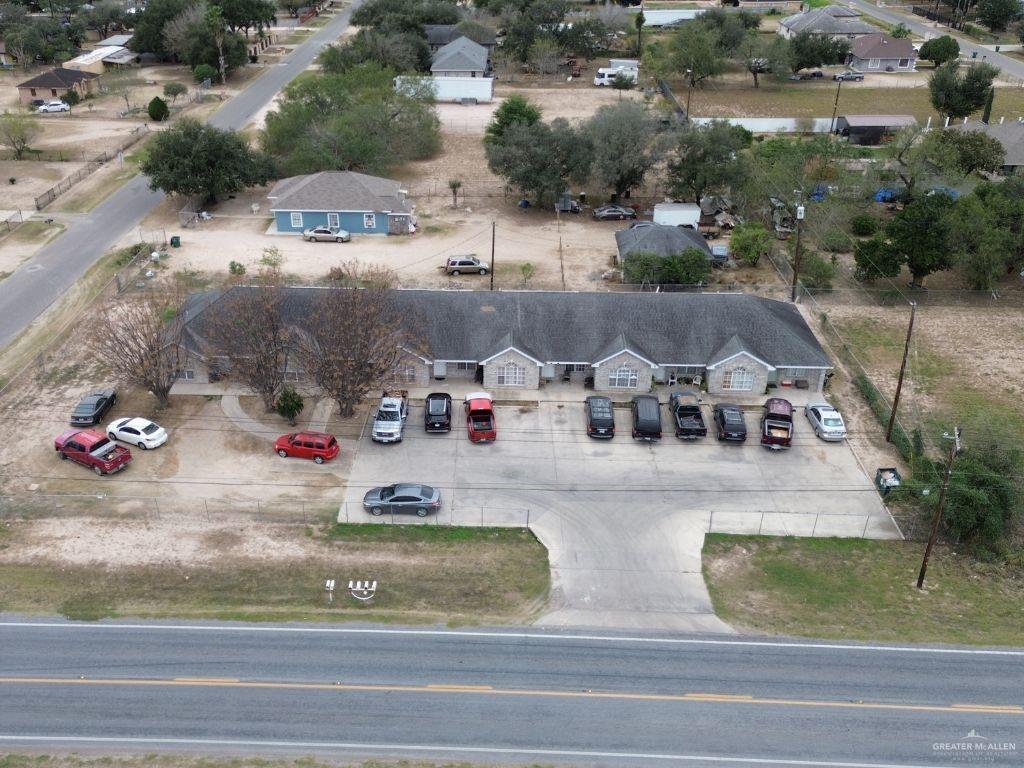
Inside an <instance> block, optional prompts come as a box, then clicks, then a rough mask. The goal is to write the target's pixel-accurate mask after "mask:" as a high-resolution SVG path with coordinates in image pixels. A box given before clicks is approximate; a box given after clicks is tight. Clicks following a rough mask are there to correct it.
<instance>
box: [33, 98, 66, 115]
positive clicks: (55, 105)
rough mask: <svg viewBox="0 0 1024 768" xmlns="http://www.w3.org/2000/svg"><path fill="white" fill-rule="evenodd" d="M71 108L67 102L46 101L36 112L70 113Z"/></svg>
mask: <svg viewBox="0 0 1024 768" xmlns="http://www.w3.org/2000/svg"><path fill="white" fill-rule="evenodd" d="M70 111H71V107H70V105H69V104H68V103H67V102H66V101H45V102H43V103H42V104H40V105H39V107H38V108H37V109H36V112H38V113H40V114H45V113H47V112H70Z"/></svg>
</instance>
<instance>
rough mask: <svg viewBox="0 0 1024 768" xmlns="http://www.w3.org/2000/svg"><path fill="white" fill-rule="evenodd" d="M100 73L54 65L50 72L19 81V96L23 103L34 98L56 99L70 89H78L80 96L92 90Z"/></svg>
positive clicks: (27, 102)
mask: <svg viewBox="0 0 1024 768" xmlns="http://www.w3.org/2000/svg"><path fill="white" fill-rule="evenodd" d="M97 78H99V75H97V74H95V73H94V72H80V71H79V70H77V69H65V68H64V67H54V68H53V69H51V70H49V71H48V72H43V73H42V74H40V75H36V76H35V77H33V78H31V79H29V80H26V81H25V82H23V83H18V97H19V98H20V100H21V103H22V104H29V103H31V102H32V100H33V99H37V98H38V99H47V98H51V99H56V98H60V97H62V96H64V95H65V94H66V93H67V92H68V91H72V90H73V91H77V92H78V95H79V96H85V95H86V94H87V93H90V92H92V90H93V89H94V87H95V84H96V82H97Z"/></svg>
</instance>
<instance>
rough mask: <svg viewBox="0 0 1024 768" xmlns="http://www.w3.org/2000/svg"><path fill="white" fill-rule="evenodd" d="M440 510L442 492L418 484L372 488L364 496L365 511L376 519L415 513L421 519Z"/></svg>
mask: <svg viewBox="0 0 1024 768" xmlns="http://www.w3.org/2000/svg"><path fill="white" fill-rule="evenodd" d="M440 508H441V492H440V491H439V490H438V489H437V488H431V487H430V486H429V485H419V484H418V483H396V484H395V485H387V486H384V487H382V488H372V489H371V490H369V491H367V492H366V495H365V496H363V509H365V510H366V511H367V512H369V513H370V514H371V515H374V516H375V517H376V516H380V515H383V514H384V513H385V512H390V513H391V514H400V513H402V512H415V513H416V514H417V515H419V516H420V517H426V516H427V515H428V514H429V513H430V512H436V511H437V510H439V509H440Z"/></svg>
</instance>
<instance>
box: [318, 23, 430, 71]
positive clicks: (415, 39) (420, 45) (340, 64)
mask: <svg viewBox="0 0 1024 768" xmlns="http://www.w3.org/2000/svg"><path fill="white" fill-rule="evenodd" d="M318 60H319V63H320V66H321V68H322V69H323V71H324V72H330V73H335V74H338V73H341V72H347V71H348V70H350V69H352V68H353V67H356V66H358V65H360V64H363V63H365V62H371V63H373V64H376V65H377V66H379V67H386V68H389V69H393V70H394V71H395V72H399V73H402V72H429V71H430V61H431V59H430V47H429V46H428V45H427V41H426V40H424V39H423V38H422V37H420V36H419V35H417V34H414V33H412V32H393V33H382V32H377V31H375V30H372V29H361V30H359V32H357V33H356V34H355V35H354V36H353V37H351V38H349V39H348V40H346V41H345V42H344V43H341V44H339V45H328V46H327V47H326V48H324V49H323V51H321V52H320V55H319V57H318Z"/></svg>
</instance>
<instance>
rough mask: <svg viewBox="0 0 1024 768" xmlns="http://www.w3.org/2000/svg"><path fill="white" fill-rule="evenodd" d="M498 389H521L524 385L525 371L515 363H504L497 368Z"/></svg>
mask: <svg viewBox="0 0 1024 768" xmlns="http://www.w3.org/2000/svg"><path fill="white" fill-rule="evenodd" d="M497 383H498V386H499V387H522V386H524V385H525V384H526V369H524V368H523V367H522V366H521V365H516V364H515V363H505V364H504V365H502V366H499V367H498V379H497Z"/></svg>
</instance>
